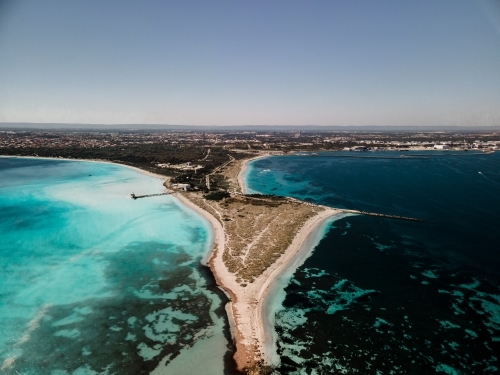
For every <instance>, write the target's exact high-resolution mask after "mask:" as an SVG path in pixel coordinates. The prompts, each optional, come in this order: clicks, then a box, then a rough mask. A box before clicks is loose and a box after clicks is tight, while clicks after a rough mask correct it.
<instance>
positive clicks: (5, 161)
mask: <svg viewBox="0 0 500 375" xmlns="http://www.w3.org/2000/svg"><path fill="white" fill-rule="evenodd" d="M162 191H163V186H162V184H161V181H160V180H158V179H155V178H152V177H148V176H145V175H143V174H140V173H138V172H136V171H134V170H131V169H129V168H126V167H122V166H118V165H113V164H104V163H91V162H76V161H63V160H42V159H24V158H22V159H21V158H0V212H1V216H0V269H2V272H1V274H0V279H1V280H0V331H1V332H2V334H1V335H0V367H1V368H2V373H6V374H18V373H19V374H52V375H55V374H58V375H59V374H60V375H62V374H100V373H106V374H113V373H119V374H149V373H151V372H152V371H154V373H155V374H169V373H176V374H180V372H179V371H178V369H179V368H183V366H182V364H181V366H180V363H179V361H182V359H183V358H184V360H186V359H187V358H188V359H189V366H188V367H186V368H190V369H191V370H193V367H195V368H196V367H197V366H199V368H200V369H203V371H204V373H212V374H221V373H223V372H224V368H225V367H226V370H227V365H225V363H224V358H226V359H227V358H228V356H229V357H230V355H229V354H228V350H230V349H231V348H230V346H229V345H230V344H228V337H227V336H228V332H227V326H226V322H225V318H224V310H223V307H222V299H224V296H223V295H221V294H220V293H219V292H218V291H217V289H216V288H215V285H214V284H213V279H212V278H211V274H210V272H208V270H207V268H206V267H204V266H202V265H201V264H200V261H201V260H202V258H203V257H204V256H205V255H206V253H207V251H208V246H209V244H210V243H211V241H212V238H211V236H212V233H211V229H210V227H209V224H208V223H207V222H206V221H205V220H204V219H203V218H201V217H200V216H198V215H197V214H196V213H194V212H192V211H190V210H188V209H187V208H185V207H184V206H183V205H181V204H180V203H179V202H178V200H177V199H175V198H174V197H170V196H158V197H151V198H147V199H140V200H132V199H130V194H131V193H132V192H134V193H136V194H143V193H148V194H151V193H159V192H162ZM195 344H196V345H195ZM193 345H194V346H193ZM207 346H209V347H210V350H211V352H212V354H214V357H213V358H215V359H211V360H210V361H209V362H207V361H206V358H205V357H204V354H203V353H204V352H205V350H203V348H206V347H207ZM200 348H201V350H200ZM179 353H181V355H180V356H178V354H179ZM186 353H190V355H186ZM176 356H177V358H176V359H174V358H175V357H176ZM172 360H173V361H172ZM198 360H199V361H198ZM172 371H173V372H172Z"/></svg>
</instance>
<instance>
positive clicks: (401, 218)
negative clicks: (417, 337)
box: [325, 206, 423, 222]
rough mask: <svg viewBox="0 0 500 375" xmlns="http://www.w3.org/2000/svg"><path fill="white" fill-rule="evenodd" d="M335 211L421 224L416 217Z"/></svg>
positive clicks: (340, 209)
mask: <svg viewBox="0 0 500 375" xmlns="http://www.w3.org/2000/svg"><path fill="white" fill-rule="evenodd" d="M325 207H326V206H325ZM336 210H339V211H341V212H347V213H352V214H357V215H365V216H379V217H387V218H389V219H397V220H408V221H419V222H423V220H422V219H418V218H416V217H408V216H399V215H389V214H379V213H376V212H367V211H359V210H345V209H342V208H336Z"/></svg>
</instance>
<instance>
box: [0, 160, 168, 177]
mask: <svg viewBox="0 0 500 375" xmlns="http://www.w3.org/2000/svg"><path fill="white" fill-rule="evenodd" d="M0 158H4V159H44V160H64V161H76V162H85V163H103V164H113V165H119V166H122V167H126V168H130V169H133V170H134V171H136V172H139V173H142V174H144V175H146V176H149V177H154V178H158V179H161V180H167V179H168V178H169V177H168V176H163V175H161V174H157V173H153V172H149V171H146V170H144V169H140V168H137V167H133V166H131V165H127V164H120V163H116V162H114V161H109V160H101V159H70V158H50V157H47V156H17V155H0Z"/></svg>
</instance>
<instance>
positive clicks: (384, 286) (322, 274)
mask: <svg viewBox="0 0 500 375" xmlns="http://www.w3.org/2000/svg"><path fill="white" fill-rule="evenodd" d="M247 184H248V188H249V191H250V192H259V193H264V194H277V195H286V196H292V197H296V198H299V199H303V200H307V201H311V202H315V203H320V204H324V205H328V206H333V207H342V208H350V209H358V210H364V211H371V212H378V213H387V214H393V215H401V216H409V217H415V218H419V219H422V220H423V222H412V221H401V220H394V219H387V218H380V217H369V216H360V215H356V216H349V217H346V218H343V219H340V220H337V221H335V222H334V223H333V224H332V226H331V227H330V229H329V231H328V232H327V234H326V235H325V237H324V238H323V240H322V241H321V242H320V244H319V245H318V246H317V247H316V249H315V250H314V252H313V254H312V256H311V257H310V258H309V259H307V260H306V262H305V263H304V264H303V265H302V266H301V267H300V268H299V269H298V270H297V272H296V273H295V275H294V277H293V279H292V281H291V283H290V285H289V286H288V287H287V289H286V293H287V296H286V299H285V301H284V303H283V309H282V310H281V311H279V312H278V313H277V316H276V322H277V331H278V336H279V341H278V351H279V355H280V357H281V365H280V368H279V369H278V370H279V371H280V373H283V374H330V373H348V374H350V373H356V374H403V373H407V374H432V373H445V374H493V373H499V368H500V364H499V358H500V288H499V286H500V272H499V270H500V153H495V154H472V153H464V152H462V153H453V152H419V153H411V154H410V153H407V152H406V153H402V154H400V153H397V152H386V153H384V152H378V153H320V154H319V155H318V156H313V155H307V156H283V157H270V158H266V159H259V160H256V161H255V162H253V163H251V165H250V168H249V171H248V176H247Z"/></svg>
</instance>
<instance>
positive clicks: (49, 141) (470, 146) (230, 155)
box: [0, 129, 500, 191]
mask: <svg viewBox="0 0 500 375" xmlns="http://www.w3.org/2000/svg"><path fill="white" fill-rule="evenodd" d="M417 150H442V151H446V150H455V151H464V152H466V151H476V152H485V153H490V152H494V151H498V150H500V130H497V129H496V130H494V131H489V132H485V131H482V132H458V131H448V132H447V131H428V132H408V131H397V132H389V131H359V132H349V131H339V132H332V131H300V130H298V131H226V132H224V131H193V130H189V131H178V130H169V131H165V130H144V131H140V130H116V131H106V130H94V129H92V130H62V129H51V130H41V129H34V130H27V129H3V130H0V155H17V156H38V157H55V158H69V159H93V160H108V161H113V162H117V163H121V164H126V165H131V166H135V167H139V168H142V169H145V170H148V171H150V172H154V173H158V174H161V175H165V176H170V177H172V181H171V182H172V183H177V184H179V185H178V186H179V187H183V188H186V187H187V186H193V188H196V189H197V190H198V189H200V190H204V191H209V190H224V189H225V188H226V185H227V184H226V182H225V181H223V180H221V179H218V178H217V176H216V175H215V174H214V172H216V171H217V170H218V169H219V168H221V167H222V166H224V165H225V164H226V163H228V162H230V161H232V160H235V159H246V158H249V157H252V156H255V155H259V154H289V153H294V152H309V153H316V152H319V151H352V152H376V151H417ZM207 176H212V177H211V178H207ZM187 183H189V184H187ZM186 184H187V185H186Z"/></svg>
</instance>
